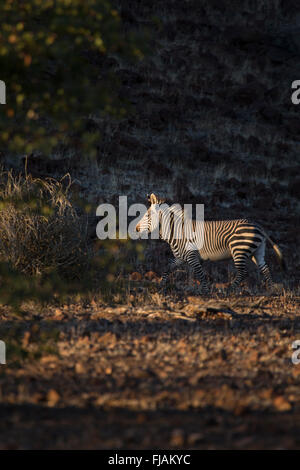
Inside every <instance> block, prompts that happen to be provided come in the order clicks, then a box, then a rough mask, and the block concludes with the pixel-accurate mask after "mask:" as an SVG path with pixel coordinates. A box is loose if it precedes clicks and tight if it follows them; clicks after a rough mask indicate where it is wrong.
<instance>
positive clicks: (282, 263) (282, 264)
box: [263, 230, 287, 271]
mask: <svg viewBox="0 0 300 470" xmlns="http://www.w3.org/2000/svg"><path fill="white" fill-rule="evenodd" d="M263 232H264V235H265V237H266V239H267V240H268V242H269V243H270V244H271V245H272V248H273V250H274V251H275V253H276V256H277V259H278V262H279V264H280V267H281V269H282V270H283V271H286V269H287V265H286V262H285V259H284V257H283V254H282V252H281V250H280V248H279V246H278V245H276V243H275V242H273V240H272V239H271V238H270V237H269V236H268V235H267V234H266V232H265V231H264V230H263Z"/></svg>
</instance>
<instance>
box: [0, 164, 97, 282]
mask: <svg viewBox="0 0 300 470" xmlns="http://www.w3.org/2000/svg"><path fill="white" fill-rule="evenodd" d="M70 186H71V179H70V177H69V175H66V176H64V177H63V178H62V179H61V180H60V181H57V180H55V179H52V178H47V179H45V180H44V179H43V180H42V179H39V178H33V177H32V176H31V175H27V174H25V176H24V175H21V174H20V175H17V176H15V175H14V174H13V173H12V171H10V172H4V171H1V172H0V205H1V206H0V209H1V211H0V259H1V261H2V262H8V263H9V264H10V265H11V266H12V268H13V269H15V270H17V271H18V272H22V273H25V274H29V275H47V274H51V273H53V272H55V273H56V274H58V275H59V276H62V277H63V278H65V279H80V277H81V276H82V275H83V274H84V273H85V272H86V270H87V268H88V267H89V263H90V261H91V255H92V250H91V247H90V244H89V242H88V237H87V220H86V217H81V216H79V215H78V214H77V212H76V211H75V209H74V207H73V206H72V203H71V201H70V199H69V189H70Z"/></svg>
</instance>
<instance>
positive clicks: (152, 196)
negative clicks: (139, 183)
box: [148, 193, 159, 204]
mask: <svg viewBox="0 0 300 470" xmlns="http://www.w3.org/2000/svg"><path fill="white" fill-rule="evenodd" d="M148 201H149V202H150V204H159V200H158V197H157V196H155V194H154V193H152V194H150V197H149V199H148Z"/></svg>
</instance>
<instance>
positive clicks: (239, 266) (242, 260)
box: [231, 252, 248, 290]
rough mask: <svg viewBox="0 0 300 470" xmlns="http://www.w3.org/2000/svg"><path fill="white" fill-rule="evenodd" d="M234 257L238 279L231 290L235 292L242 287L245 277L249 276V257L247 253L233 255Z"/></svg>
mask: <svg viewBox="0 0 300 470" xmlns="http://www.w3.org/2000/svg"><path fill="white" fill-rule="evenodd" d="M232 257H233V262H234V266H235V269H236V271H237V273H236V277H235V279H234V281H233V283H232V284H231V289H233V290H235V289H237V288H238V287H239V286H240V284H241V282H242V281H243V280H244V279H245V277H246V276H247V274H248V272H247V268H246V262H247V258H248V255H247V254H246V253H240V252H239V253H236V254H233V255H232Z"/></svg>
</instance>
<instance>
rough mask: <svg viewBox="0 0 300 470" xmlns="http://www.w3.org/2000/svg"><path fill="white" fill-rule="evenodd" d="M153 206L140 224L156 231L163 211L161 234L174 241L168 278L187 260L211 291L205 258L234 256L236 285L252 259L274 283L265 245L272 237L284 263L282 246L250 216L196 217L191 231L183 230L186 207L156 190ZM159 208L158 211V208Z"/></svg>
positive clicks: (242, 277) (145, 229) (165, 278)
mask: <svg viewBox="0 0 300 470" xmlns="http://www.w3.org/2000/svg"><path fill="white" fill-rule="evenodd" d="M150 202H151V206H150V208H149V210H148V212H147V213H146V214H145V215H144V217H143V218H142V219H141V221H140V222H139V224H138V225H137V228H136V229H137V231H139V232H144V231H147V232H152V231H153V230H154V229H155V228H157V227H155V217H154V218H153V217H152V216H151V213H152V214H153V213H156V214H157V213H159V218H158V219H157V218H156V219H157V221H159V235H160V238H162V239H164V240H165V241H167V242H168V243H169V245H170V248H171V250H172V253H173V255H174V258H172V259H171V260H170V263H169V266H168V268H167V270H166V271H165V272H164V274H163V282H166V281H167V279H168V276H169V274H170V273H171V272H172V271H173V270H175V269H176V268H177V267H178V266H179V265H181V264H182V263H184V262H186V263H188V265H189V266H191V267H192V269H193V272H194V276H195V278H196V279H197V280H199V281H200V283H201V289H202V290H203V292H208V285H207V281H206V278H205V274H204V272H203V269H202V262H203V261H204V260H210V261H218V260H223V259H230V258H232V259H233V262H234V265H235V268H236V271H237V274H236V278H235V280H234V282H233V284H232V287H233V288H236V287H238V286H239V285H240V283H241V282H242V281H243V279H245V277H246V275H247V269H246V262H247V259H251V260H252V261H253V262H254V263H255V264H256V265H257V267H258V269H259V271H260V273H261V274H262V277H263V279H264V281H265V282H266V284H267V285H268V287H270V286H271V285H272V279H271V274H270V270H269V267H268V265H267V263H266V262H265V247H266V241H267V240H268V241H269V242H270V243H271V244H272V246H273V249H274V250H275V252H276V254H277V257H278V258H279V261H280V262H281V264H282V265H283V258H282V254H281V251H280V249H279V247H278V246H277V245H276V244H275V243H274V242H273V241H272V240H271V239H270V238H269V237H268V235H267V234H266V232H265V231H264V230H263V229H262V227H260V226H259V225H258V224H256V223H252V222H249V221H248V220H247V219H237V220H218V221H197V220H193V221H192V224H191V227H192V229H193V232H192V230H191V231H190V232H188V231H187V232H184V230H183V224H184V222H183V217H182V210H181V212H180V210H179V209H178V210H177V209H176V206H171V207H169V206H166V205H165V204H163V203H162V201H161V200H159V199H158V198H157V196H155V195H154V194H151V196H150ZM154 211H156V212H154Z"/></svg>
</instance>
